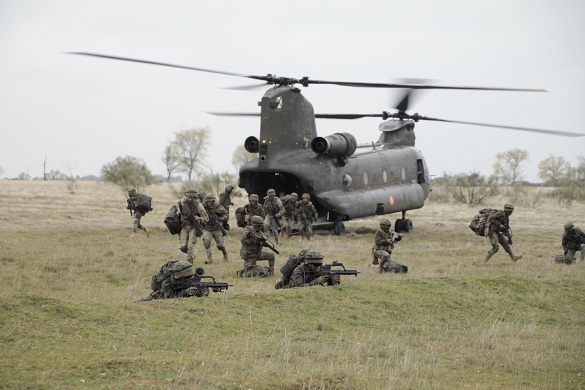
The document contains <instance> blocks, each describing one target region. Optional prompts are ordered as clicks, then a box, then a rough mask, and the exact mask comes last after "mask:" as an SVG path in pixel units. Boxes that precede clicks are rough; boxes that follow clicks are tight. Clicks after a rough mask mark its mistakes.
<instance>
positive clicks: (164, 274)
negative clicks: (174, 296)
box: [150, 260, 179, 291]
mask: <svg viewBox="0 0 585 390" xmlns="http://www.w3.org/2000/svg"><path fill="white" fill-rule="evenodd" d="M178 262H179V260H170V261H168V262H167V263H166V264H165V265H163V266H162V267H160V271H158V273H157V274H156V275H152V279H151V280H150V287H152V291H159V290H160V289H161V287H162V283H163V282H164V281H165V280H166V279H168V278H170V277H171V275H172V274H173V272H172V271H171V269H172V268H173V267H174V265H175V264H177V263H178Z"/></svg>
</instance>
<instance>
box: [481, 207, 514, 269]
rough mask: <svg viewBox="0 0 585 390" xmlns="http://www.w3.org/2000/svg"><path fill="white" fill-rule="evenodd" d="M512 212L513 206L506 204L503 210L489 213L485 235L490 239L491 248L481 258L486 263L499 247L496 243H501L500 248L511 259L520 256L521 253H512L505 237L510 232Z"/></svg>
mask: <svg viewBox="0 0 585 390" xmlns="http://www.w3.org/2000/svg"><path fill="white" fill-rule="evenodd" d="M513 212H514V206H512V205H510V204H506V205H504V211H502V210H500V211H496V212H495V213H494V214H492V215H490V217H489V219H488V224H489V226H488V234H487V236H488V237H489V239H490V244H492V249H490V250H489V251H488V253H487V256H486V258H485V259H484V260H483V261H484V263H487V262H488V261H489V260H490V258H491V257H492V256H493V255H495V254H496V253H497V252H498V250H499V249H500V247H499V245H498V243H499V244H500V245H502V248H504V250H505V251H506V252H507V253H508V254H509V255H510V258H511V259H512V261H514V262H516V261H518V260H520V259H521V258H522V255H520V256H516V255H514V252H512V247H511V246H510V242H509V241H508V238H507V236H508V235H509V234H511V233H510V220H509V216H510V215H512V213H513Z"/></svg>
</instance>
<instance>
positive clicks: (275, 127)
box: [70, 52, 584, 235]
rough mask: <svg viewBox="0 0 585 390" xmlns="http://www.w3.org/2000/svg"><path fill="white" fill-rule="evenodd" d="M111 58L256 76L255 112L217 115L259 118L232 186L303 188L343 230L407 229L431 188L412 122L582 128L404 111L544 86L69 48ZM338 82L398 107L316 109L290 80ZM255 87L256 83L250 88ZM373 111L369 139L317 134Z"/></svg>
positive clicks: (326, 219) (328, 225) (323, 221)
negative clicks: (320, 122) (466, 94)
mask: <svg viewBox="0 0 585 390" xmlns="http://www.w3.org/2000/svg"><path fill="white" fill-rule="evenodd" d="M70 54H78V55H86V56H92V57H100V58H106V59H113V60H121V61H131V62H138V63H144V64H151V65H159V66H167V67H173V68H180V69H187V70H196V71H201V72H209V73H216V74H223V75H228V76H237V77H244V78H249V79H254V80H260V81H262V82H263V83H262V85H263V86H268V88H269V89H268V90H267V91H266V92H265V93H264V95H263V96H262V99H261V101H260V102H259V103H258V104H259V106H260V113H219V112H212V113H211V114H214V115H224V116H259V117H260V119H261V122H260V134H259V137H256V136H249V137H248V138H247V139H246V140H245V141H244V146H245V148H246V150H247V151H248V152H249V153H258V157H257V158H256V159H253V160H251V161H249V162H247V163H246V164H244V165H243V166H242V167H241V168H240V171H239V186H240V187H241V188H244V189H245V190H246V192H247V193H248V194H253V193H254V194H258V195H260V196H263V195H264V194H266V191H267V190H268V189H270V188H272V189H275V191H276V193H277V194H278V193H283V194H290V193H292V192H296V193H298V194H302V193H308V194H310V196H311V201H312V202H313V204H314V205H315V208H316V209H317V211H318V213H319V219H318V221H317V222H316V223H314V224H313V227H314V228H316V229H332V230H333V232H334V233H335V234H336V235H340V234H342V233H343V231H344V229H345V226H344V224H343V222H344V221H349V220H352V219H357V218H365V217H370V216H376V215H384V214H392V213H396V212H400V213H402V215H401V218H399V219H397V220H396V222H395V230H396V231H404V232H410V231H411V230H412V229H413V223H412V221H411V220H410V219H407V218H406V212H407V211H408V210H413V209H418V208H421V207H423V205H424V203H425V200H426V199H427V197H428V196H429V193H430V191H431V186H430V175H429V170H428V168H427V165H426V163H425V160H424V157H423V155H422V153H421V152H420V151H419V150H418V149H416V148H415V147H414V146H415V135H414V127H415V123H416V122H418V121H421V120H426V121H440V122H450V123H461V124H472V125H479V126H489V127H498V128H508V129H514V130H521V131H531V132H538V133H546V134H554V135H563V136H572V137H578V136H583V135H584V134H578V133H570V132H557V131H552V130H542V129H532V128H524V127H513V126H501V125H491V124H485V123H475V122H464V121H455V120H446V119H439V118H432V117H426V116H421V115H419V114H412V115H411V114H408V113H407V112H406V111H407V109H408V104H409V100H410V97H411V92H412V91H413V90H422V89H447V90H484V91H523V92H544V90H541V89H514V88H489V87H455V86H439V85H425V84H412V83H409V84H384V83H365V82H344V81H323V80H312V79H310V78H308V77H303V78H300V79H296V78H289V77H277V76H275V75H271V74H268V75H266V76H256V75H246V74H239V73H232V72H224V71H219V70H212V69H204V68H196V67H190V66H181V65H173V64H168V63H163V62H154V61H145V60H139V59H132V58H126V57H118V56H110V55H103V54H95V53H84V52H76V53H70ZM311 84H313V85H314V84H321V85H340V86H346V87H361V88H400V89H405V90H406V91H407V93H406V94H405V95H404V97H403V99H402V100H401V101H400V103H399V104H398V105H397V107H396V108H397V112H396V113H389V112H382V113H380V114H315V112H314V110H313V106H312V105H311V103H310V102H309V101H308V100H307V99H306V98H305V97H304V96H303V94H302V93H301V89H300V88H297V87H296V85H301V86H303V87H308V86H309V85H311ZM251 87H256V86H251ZM363 117H380V118H382V119H383V120H384V122H382V123H381V124H380V126H379V130H380V131H381V132H382V134H381V135H380V137H379V139H378V140H377V141H376V142H373V143H370V144H360V145H358V144H357V141H356V139H355V137H354V136H353V135H352V134H350V133H336V134H332V135H329V136H326V137H321V136H318V135H317V129H316V125H315V119H316V118H324V119H358V118H363Z"/></svg>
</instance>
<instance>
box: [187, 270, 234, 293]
mask: <svg viewBox="0 0 585 390" xmlns="http://www.w3.org/2000/svg"><path fill="white" fill-rule="evenodd" d="M204 273H205V271H203V268H197V269H196V270H195V275H193V276H192V277H191V278H190V279H189V288H191V287H194V288H195V289H197V294H195V295H197V296H198V297H200V296H202V295H205V292H206V290H207V289H208V288H209V289H211V291H213V292H222V291H223V290H227V289H228V287H229V286H233V284H229V283H223V282H218V281H216V280H215V278H214V277H213V276H207V275H204ZM202 279H211V282H203V281H202Z"/></svg>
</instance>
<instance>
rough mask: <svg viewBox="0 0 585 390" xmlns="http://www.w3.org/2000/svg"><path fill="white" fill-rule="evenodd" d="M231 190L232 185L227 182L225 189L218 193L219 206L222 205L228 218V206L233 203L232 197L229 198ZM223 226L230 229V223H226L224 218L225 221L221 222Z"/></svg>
mask: <svg viewBox="0 0 585 390" xmlns="http://www.w3.org/2000/svg"><path fill="white" fill-rule="evenodd" d="M233 190H234V187H233V186H232V185H230V184H228V185H227V186H225V191H224V192H222V193H221V194H219V204H220V205H221V206H223V208H224V209H225V210H226V211H227V213H228V214H227V215H228V219H229V214H230V206H233V205H234V204H233V203H232V198H231V193H232V191H233ZM223 227H224V229H225V230H230V224H229V223H228V220H227V219H226V220H225V222H223Z"/></svg>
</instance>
